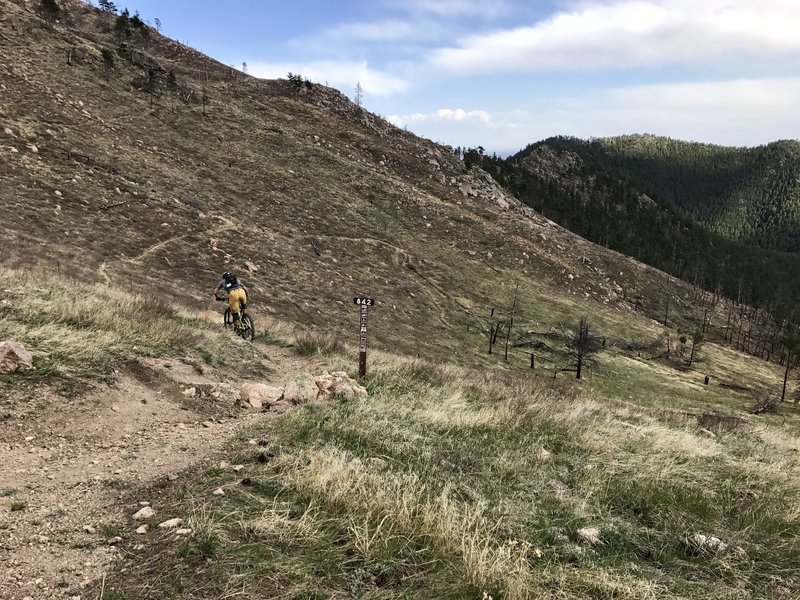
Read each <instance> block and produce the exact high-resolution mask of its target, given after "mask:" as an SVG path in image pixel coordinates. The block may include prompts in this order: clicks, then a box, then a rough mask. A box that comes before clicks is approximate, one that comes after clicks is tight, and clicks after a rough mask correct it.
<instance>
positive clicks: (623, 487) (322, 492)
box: [110, 358, 800, 600]
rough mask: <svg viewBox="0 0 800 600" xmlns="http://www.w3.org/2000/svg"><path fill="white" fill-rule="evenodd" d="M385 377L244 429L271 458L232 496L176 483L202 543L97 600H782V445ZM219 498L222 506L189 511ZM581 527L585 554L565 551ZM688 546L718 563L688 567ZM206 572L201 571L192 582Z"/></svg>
mask: <svg viewBox="0 0 800 600" xmlns="http://www.w3.org/2000/svg"><path fill="white" fill-rule="evenodd" d="M386 360H387V359H386V358H383V359H382V362H381V365H380V367H379V368H376V369H375V370H373V372H372V374H371V375H369V377H368V387H369V390H370V394H371V395H370V397H369V398H368V399H366V400H364V401H361V402H345V403H341V404H333V405H330V406H328V407H319V406H314V407H310V406H309V407H305V408H303V409H301V410H299V411H297V412H294V413H290V414H287V415H286V416H285V417H284V418H283V419H282V420H281V421H280V422H279V423H278V424H276V425H269V426H264V427H262V428H260V429H257V430H252V429H251V430H250V431H249V432H248V433H247V435H255V436H259V437H264V438H268V439H270V440H271V441H272V444H271V448H272V450H273V451H274V452H275V454H276V457H275V459H274V460H272V461H271V462H270V463H267V464H264V465H257V464H253V463H248V464H252V466H251V467H248V471H247V477H248V480H249V485H248V486H242V485H241V484H238V483H237V482H238V481H239V478H240V477H241V476H240V475H239V476H237V475H236V474H234V473H232V472H229V471H225V472H220V471H214V472H209V473H207V474H206V475H205V476H203V477H200V478H195V477H192V476H191V475H189V480H188V481H187V482H186V485H185V487H184V488H183V489H182V491H181V492H180V494H179V495H178V496H180V498H181V499H179V498H178V496H176V499H175V501H176V502H180V503H181V504H185V503H186V502H190V503H192V504H194V505H195V506H200V507H201V508H199V509H197V508H195V509H194V510H195V514H196V515H197V518H196V522H197V525H196V526H197V527H198V530H199V531H202V532H203V534H202V535H200V536H199V537H198V539H195V540H191V541H187V542H183V543H181V542H176V541H173V540H170V539H169V538H167V537H164V539H162V540H160V541H159V542H158V546H157V548H158V552H159V553H160V555H159V559H158V560H157V561H154V560H152V556H150V554H149V552H150V551H149V552H148V555H147V556H148V559H147V560H146V561H142V562H141V563H137V565H140V566H141V568H142V569H143V570H142V571H139V570H138V569H131V568H128V569H127V570H126V573H125V574H122V573H118V574H117V575H116V576H115V578H114V579H113V580H111V582H110V583H111V585H112V587H114V589H120V590H123V591H125V592H126V593H128V594H130V595H132V596H135V597H137V598H155V597H158V595H159V594H164V593H166V592H167V590H169V589H175V588H176V587H177V588H179V589H182V590H183V593H184V594H187V595H191V594H197V593H200V590H203V593H204V594H206V595H211V596H215V595H217V596H224V595H225V594H226V593H230V592H231V591H232V590H233V588H232V587H231V586H232V585H235V586H236V589H237V593H238V594H239V596H240V597H243V598H250V597H252V598H256V597H263V596H264V595H270V594H272V595H275V596H276V597H282V598H283V597H285V598H291V597H298V595H302V594H304V593H309V592H310V591H311V590H314V593H317V594H321V595H322V596H324V597H338V596H339V595H347V594H351V595H355V596H362V595H363V596H368V595H370V594H374V595H382V596H381V597H383V596H391V597H397V596H402V597H437V598H463V597H478V598H480V597H481V595H482V594H484V593H486V594H489V595H491V596H492V597H494V598H509V599H517V598H539V597H551V598H564V599H565V600H566V599H570V600H572V599H582V598H583V599H587V600H588V599H589V598H598V597H620V598H673V597H675V598H677V597H681V598H705V597H712V596H713V597H714V598H727V599H733V598H736V597H738V596H737V594H740V593H742V592H743V591H744V592H746V593H750V594H752V595H753V597H769V594H772V595H773V596H774V595H775V594H778V595H780V593H781V592H780V590H781V589H786V590H793V589H798V588H797V586H799V585H800V579H798V577H797V575H796V573H797V571H796V570H795V569H794V568H793V566H796V565H797V564H798V560H800V557H799V556H798V555H797V551H796V549H795V548H794V544H793V541H792V540H794V539H795V538H796V536H797V535H798V534H800V529H798V528H799V527H800V524H799V523H798V520H797V518H796V514H795V512H796V511H795V509H794V508H793V506H794V504H793V500H792V498H793V497H794V495H796V493H797V492H798V491H799V490H798V489H797V485H796V482H797V481H798V475H800V460H799V459H798V458H797V457H796V455H795V453H793V452H787V450H789V449H790V448H797V447H798V444H800V440H798V438H797V437H796V436H792V435H788V434H786V433H785V432H782V431H781V430H780V429H778V428H772V427H767V428H763V427H758V428H756V427H752V426H750V425H748V424H747V423H746V422H743V421H742V420H741V419H739V420H737V421H736V423H735V426H733V427H729V426H728V424H727V423H728V421H729V420H730V418H729V417H726V416H724V415H708V416H707V417H703V418H702V419H690V418H687V417H680V416H679V415H678V414H674V413H669V412H665V411H660V410H655V409H653V410H651V409H647V408H636V407H632V406H629V405H628V406H624V405H617V406H609V405H603V404H600V403H598V402H597V401H595V400H592V399H591V398H588V397H585V396H578V397H577V398H574V399H573V400H572V401H571V402H569V403H563V402H560V401H559V399H560V398H561V397H562V396H563V395H564V394H566V393H567V391H566V390H565V389H562V388H559V387H551V386H549V385H547V384H544V383H543V382H535V381H534V382H532V381H530V380H525V379H520V378H512V379H506V378H495V377H491V376H486V375H480V376H479V375H476V374H469V373H466V372H462V371H459V370H457V369H453V368H446V369H443V368H440V367H435V366H431V365H424V364H423V363H420V362H415V363H398V362H396V361H395V362H392V363H387V362H386ZM712 418H713V422H712ZM731 423H733V421H731ZM704 429H705V430H711V431H714V432H716V433H715V435H716V437H715V438H709V437H708V435H707V434H706V433H704V431H703V430H704ZM767 457H769V459H768V460H769V463H770V464H771V468H770V469H768V470H765V469H764V468H763V467H762V466H760V465H762V464H763V462H762V461H764V460H765V459H767ZM792 482H794V483H792ZM220 485H225V486H226V495H225V496H224V497H220V498H219V499H218V500H215V501H214V502H208V501H207V500H204V499H205V498H208V497H209V493H210V490H211V489H214V488H215V487H217V486H220ZM583 527H597V528H598V529H599V530H600V536H601V540H602V542H601V543H599V544H597V545H591V544H589V543H587V542H585V541H582V538H581V536H580V535H579V533H578V531H579V530H580V529H581V528H583ZM779 532H780V533H779ZM697 534H700V535H703V536H716V537H717V538H719V539H720V540H721V541H723V543H724V544H725V550H724V551H711V550H708V548H707V547H703V548H704V549H702V550H698V546H697V545H696V543H695V542H692V540H696V539H702V538H697ZM206 538H210V539H211V540H213V541H211V542H204V541H203V540H206ZM217 540H218V542H217ZM201 546H202V548H201ZM203 548H205V550H203ZM151 551H152V550H151ZM176 552H177V555H176ZM209 555H213V556H214V564H215V565H216V568H215V569H213V570H209V569H205V568H201V569H200V570H199V571H198V570H197V569H198V567H200V565H202V564H203V563H202V562H200V561H201V560H202V559H203V557H205V556H209ZM156 565H159V566H158V567H157V566H156ZM165 565H169V567H166V566H165ZM129 567H130V565H129ZM156 568H158V571H154V570H153V569H156ZM165 573H169V575H168V576H165ZM198 573H200V575H198ZM234 573H236V574H237V575H236V577H235V581H236V583H235V584H234V583H232V582H233V574H234ZM154 581H157V584H156V586H155V587H153V582H154ZM770 590H771V591H770ZM775 597H777V596H775Z"/></svg>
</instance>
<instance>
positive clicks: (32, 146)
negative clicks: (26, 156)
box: [27, 144, 39, 154]
mask: <svg viewBox="0 0 800 600" xmlns="http://www.w3.org/2000/svg"><path fill="white" fill-rule="evenodd" d="M27 148H28V150H30V151H31V152H33V153H34V154H39V148H37V147H36V144H28V145H27Z"/></svg>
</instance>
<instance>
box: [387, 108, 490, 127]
mask: <svg viewBox="0 0 800 600" xmlns="http://www.w3.org/2000/svg"><path fill="white" fill-rule="evenodd" d="M388 121H389V122H390V123H392V124H394V125H396V126H397V127H405V126H407V125H411V124H412V123H445V122H460V123H463V122H465V121H471V122H476V123H481V124H483V125H485V126H489V127H490V126H491V125H492V116H491V115H490V114H489V113H488V112H486V111H485V110H464V109H463V108H440V109H439V110H437V111H434V112H432V113H414V114H410V115H390V116H389V117H388Z"/></svg>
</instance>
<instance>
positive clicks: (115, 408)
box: [111, 406, 119, 412]
mask: <svg viewBox="0 0 800 600" xmlns="http://www.w3.org/2000/svg"><path fill="white" fill-rule="evenodd" d="M111 410H113V411H114V412H119V406H112V407H111Z"/></svg>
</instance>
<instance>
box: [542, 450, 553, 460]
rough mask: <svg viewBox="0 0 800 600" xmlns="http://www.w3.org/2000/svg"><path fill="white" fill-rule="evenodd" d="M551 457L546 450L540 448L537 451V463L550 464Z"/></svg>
mask: <svg viewBox="0 0 800 600" xmlns="http://www.w3.org/2000/svg"><path fill="white" fill-rule="evenodd" d="M552 457H553V455H552V454H551V453H550V451H549V450H547V449H546V448H540V449H539V462H543V463H545V462H550V459H551V458H552Z"/></svg>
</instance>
